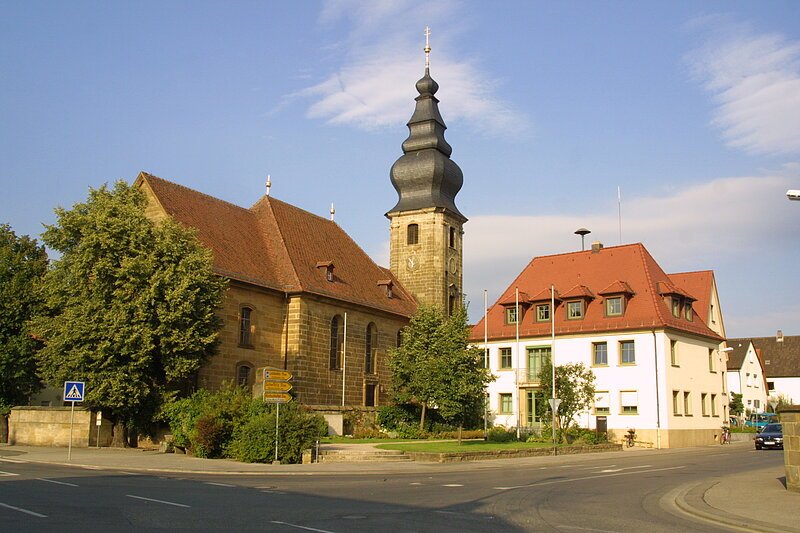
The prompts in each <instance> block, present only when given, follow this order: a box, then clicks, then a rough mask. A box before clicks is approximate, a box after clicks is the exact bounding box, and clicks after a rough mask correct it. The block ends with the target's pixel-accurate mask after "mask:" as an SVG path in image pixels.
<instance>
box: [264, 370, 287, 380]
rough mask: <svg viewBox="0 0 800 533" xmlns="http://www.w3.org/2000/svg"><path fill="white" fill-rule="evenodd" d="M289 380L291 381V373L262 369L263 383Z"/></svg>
mask: <svg viewBox="0 0 800 533" xmlns="http://www.w3.org/2000/svg"><path fill="white" fill-rule="evenodd" d="M290 379H292V373H291V372H287V371H286V370H273V369H271V368H265V369H264V381H289V380H290Z"/></svg>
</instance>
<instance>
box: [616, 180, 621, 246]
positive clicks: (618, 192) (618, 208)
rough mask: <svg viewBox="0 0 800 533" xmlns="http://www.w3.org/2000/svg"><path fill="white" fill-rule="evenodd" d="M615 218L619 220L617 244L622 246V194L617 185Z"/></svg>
mask: <svg viewBox="0 0 800 533" xmlns="http://www.w3.org/2000/svg"><path fill="white" fill-rule="evenodd" d="M617 217H618V219H619V244H620V245H622V192H621V191H620V188H619V185H617Z"/></svg>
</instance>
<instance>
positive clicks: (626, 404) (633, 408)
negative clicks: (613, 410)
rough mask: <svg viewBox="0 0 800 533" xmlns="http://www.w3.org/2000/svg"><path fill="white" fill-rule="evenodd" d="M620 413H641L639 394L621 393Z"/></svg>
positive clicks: (631, 391) (629, 391) (630, 391)
mask: <svg viewBox="0 0 800 533" xmlns="http://www.w3.org/2000/svg"><path fill="white" fill-rule="evenodd" d="M619 406H620V409H619V412H620V414H623V415H635V414H637V413H638V412H639V393H638V392H637V391H633V390H624V391H620V393H619Z"/></svg>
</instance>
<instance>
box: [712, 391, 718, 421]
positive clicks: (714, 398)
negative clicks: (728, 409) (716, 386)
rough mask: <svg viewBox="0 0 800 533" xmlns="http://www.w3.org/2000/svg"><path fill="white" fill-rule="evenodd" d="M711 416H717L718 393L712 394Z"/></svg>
mask: <svg viewBox="0 0 800 533" xmlns="http://www.w3.org/2000/svg"><path fill="white" fill-rule="evenodd" d="M711 416H717V395H716V394H712V395H711Z"/></svg>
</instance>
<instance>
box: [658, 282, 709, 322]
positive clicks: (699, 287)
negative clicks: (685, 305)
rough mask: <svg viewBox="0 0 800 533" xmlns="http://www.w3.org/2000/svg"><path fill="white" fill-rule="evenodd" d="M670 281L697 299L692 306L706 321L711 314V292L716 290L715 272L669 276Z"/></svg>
mask: <svg viewBox="0 0 800 533" xmlns="http://www.w3.org/2000/svg"><path fill="white" fill-rule="evenodd" d="M669 279H670V280H672V282H673V283H674V284H675V285H677V286H679V287H681V288H683V289H685V290H686V292H688V293H689V294H691V295H692V297H693V298H694V299H695V302H694V303H693V304H692V307H693V308H694V311H695V314H698V315H700V316H701V317H702V318H703V320H705V319H706V318H707V317H708V314H709V312H710V306H711V291H712V290H713V288H714V271H713V270H699V271H697V272H680V273H678V274H669Z"/></svg>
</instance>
